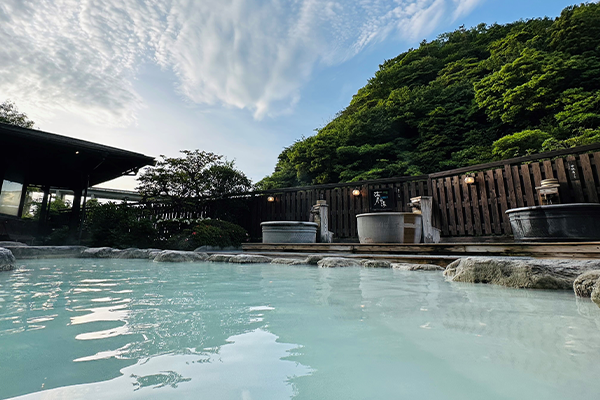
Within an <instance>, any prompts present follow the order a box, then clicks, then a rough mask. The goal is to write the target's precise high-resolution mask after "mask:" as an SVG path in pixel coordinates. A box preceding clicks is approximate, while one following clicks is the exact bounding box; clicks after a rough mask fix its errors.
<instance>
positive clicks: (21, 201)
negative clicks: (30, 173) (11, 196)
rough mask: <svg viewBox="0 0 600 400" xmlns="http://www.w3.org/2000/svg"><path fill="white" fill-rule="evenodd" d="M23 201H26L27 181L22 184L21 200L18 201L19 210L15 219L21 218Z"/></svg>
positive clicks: (23, 206)
mask: <svg viewBox="0 0 600 400" xmlns="http://www.w3.org/2000/svg"><path fill="white" fill-rule="evenodd" d="M25 200H27V181H25V182H23V187H22V188H21V200H20V201H19V209H18V211H17V217H19V218H23V209H24V208H25Z"/></svg>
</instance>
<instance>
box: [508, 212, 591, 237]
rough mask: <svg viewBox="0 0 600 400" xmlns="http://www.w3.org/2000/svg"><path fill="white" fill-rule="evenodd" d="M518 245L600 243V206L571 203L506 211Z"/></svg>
mask: <svg viewBox="0 0 600 400" xmlns="http://www.w3.org/2000/svg"><path fill="white" fill-rule="evenodd" d="M506 214H508V217H509V218H510V226H511V227H512V231H513V235H514V237H515V240H516V241H518V242H561V241H565V242H568V241H573V242H577V241H588V242H594V241H598V240H600V204H597V203H572V204H550V205H545V206H535V207H522V208H513V209H511V210H507V211H506Z"/></svg>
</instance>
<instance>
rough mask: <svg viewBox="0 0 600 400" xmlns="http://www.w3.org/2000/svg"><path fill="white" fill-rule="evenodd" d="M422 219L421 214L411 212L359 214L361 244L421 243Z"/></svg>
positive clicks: (357, 218) (357, 219)
mask: <svg viewBox="0 0 600 400" xmlns="http://www.w3.org/2000/svg"><path fill="white" fill-rule="evenodd" d="M421 218H422V217H421V215H420V214H413V213H409V212H379V213H368V214H358V215H357V216H356V225H357V226H356V227H357V229H358V240H359V241H360V242H361V243H420V242H421V233H422V231H423V225H422V222H421Z"/></svg>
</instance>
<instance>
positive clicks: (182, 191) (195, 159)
mask: <svg viewBox="0 0 600 400" xmlns="http://www.w3.org/2000/svg"><path fill="white" fill-rule="evenodd" d="M181 153H183V154H184V155H185V157H180V158H168V157H165V156H163V155H161V156H160V157H161V159H160V160H159V161H157V163H156V166H154V167H148V168H146V169H145V170H144V171H143V172H142V174H141V175H140V177H139V178H138V181H139V186H138V187H137V188H136V189H137V190H138V191H139V192H140V193H141V194H142V195H144V196H146V197H147V198H157V197H166V198H168V199H170V200H171V201H173V202H180V201H182V200H193V199H199V198H202V197H223V196H224V195H228V194H233V193H242V192H246V191H248V190H250V189H251V188H252V182H251V181H250V179H248V177H246V175H245V174H244V173H243V172H242V171H240V170H238V169H236V168H235V165H234V162H233V161H227V159H224V158H223V156H220V155H217V154H214V153H209V152H205V151H200V150H193V151H190V150H182V151H181Z"/></svg>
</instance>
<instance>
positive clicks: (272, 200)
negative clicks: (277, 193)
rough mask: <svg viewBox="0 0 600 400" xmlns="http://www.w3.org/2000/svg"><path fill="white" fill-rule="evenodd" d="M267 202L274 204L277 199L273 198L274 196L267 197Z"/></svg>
mask: <svg viewBox="0 0 600 400" xmlns="http://www.w3.org/2000/svg"><path fill="white" fill-rule="evenodd" d="M267 201H268V202H269V203H272V202H274V201H275V197H273V196H269V197H267Z"/></svg>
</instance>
